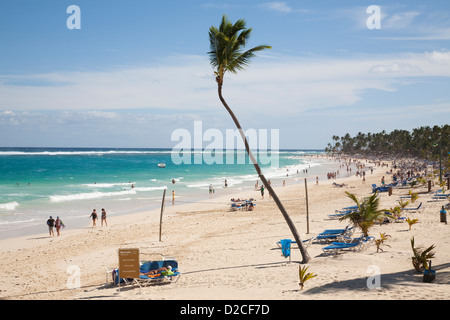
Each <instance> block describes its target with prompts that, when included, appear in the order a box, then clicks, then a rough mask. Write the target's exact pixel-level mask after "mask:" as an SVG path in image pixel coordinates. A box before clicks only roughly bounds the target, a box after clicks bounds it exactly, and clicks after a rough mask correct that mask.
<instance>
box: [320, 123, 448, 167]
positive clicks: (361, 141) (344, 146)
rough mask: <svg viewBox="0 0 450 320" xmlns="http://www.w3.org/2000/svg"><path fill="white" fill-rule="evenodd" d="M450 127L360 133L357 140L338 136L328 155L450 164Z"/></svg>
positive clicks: (356, 137) (346, 136) (328, 149)
mask: <svg viewBox="0 0 450 320" xmlns="http://www.w3.org/2000/svg"><path fill="white" fill-rule="evenodd" d="M449 136H450V125H447V124H446V125H443V126H437V125H436V126H433V127H429V126H424V127H420V128H416V129H413V130H412V131H411V132H410V131H407V130H397V129H396V130H394V131H392V132H390V133H387V132H386V131H385V130H383V131H381V132H379V133H370V132H369V133H367V134H365V133H362V132H358V134H356V135H355V136H354V137H352V136H351V135H350V134H349V133H347V134H345V135H344V136H342V137H339V136H336V135H334V136H333V137H332V140H333V142H332V143H328V145H327V147H326V148H325V152H327V153H333V154H352V155H355V154H360V155H363V156H369V157H412V158H419V159H424V160H430V161H439V153H441V155H442V162H443V163H444V162H446V163H447V162H448V158H449V156H448V153H449V152H450V141H449Z"/></svg>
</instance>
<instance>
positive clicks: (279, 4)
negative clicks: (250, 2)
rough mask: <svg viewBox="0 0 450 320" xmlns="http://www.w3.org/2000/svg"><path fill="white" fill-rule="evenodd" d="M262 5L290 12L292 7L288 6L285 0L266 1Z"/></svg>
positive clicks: (270, 8)
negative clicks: (277, 0) (279, 0)
mask: <svg viewBox="0 0 450 320" xmlns="http://www.w3.org/2000/svg"><path fill="white" fill-rule="evenodd" d="M262 7H264V8H266V9H268V10H273V11H279V12H292V8H291V7H289V6H288V5H287V4H286V2H267V3H264V4H262Z"/></svg>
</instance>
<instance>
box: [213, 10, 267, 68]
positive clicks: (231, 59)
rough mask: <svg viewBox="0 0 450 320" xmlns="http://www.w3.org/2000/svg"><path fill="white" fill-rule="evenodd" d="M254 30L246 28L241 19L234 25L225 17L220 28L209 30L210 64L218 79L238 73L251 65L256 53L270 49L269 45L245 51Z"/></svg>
mask: <svg viewBox="0 0 450 320" xmlns="http://www.w3.org/2000/svg"><path fill="white" fill-rule="evenodd" d="M251 31H252V29H251V28H248V29H247V28H246V26H245V20H243V19H239V20H238V21H236V22H235V23H234V24H232V23H231V22H230V20H229V19H228V17H227V16H226V15H223V17H222V21H221V23H220V26H219V28H216V27H214V26H211V27H210V28H209V33H208V36H209V43H210V51H209V52H208V55H209V59H210V64H211V66H212V67H214V69H215V72H216V74H217V75H218V77H223V75H224V74H225V72H226V71H230V72H231V73H236V72H238V71H240V70H243V69H245V67H246V66H248V65H249V63H250V61H251V59H252V58H254V57H255V52H258V51H262V50H265V49H270V48H271V47H270V46H268V45H260V46H256V47H254V48H252V49H249V50H247V51H244V50H243V49H244V47H245V46H246V44H247V41H248V39H249V37H250V34H251Z"/></svg>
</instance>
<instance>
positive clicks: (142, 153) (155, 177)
mask: <svg viewBox="0 0 450 320" xmlns="http://www.w3.org/2000/svg"><path fill="white" fill-rule="evenodd" d="M277 154H278V166H277V167H272V166H270V164H268V165H262V166H261V167H262V170H263V173H264V174H265V175H266V178H268V179H271V181H272V183H273V184H274V185H277V184H280V185H281V183H282V180H284V179H287V181H288V182H289V183H291V182H293V181H301V182H303V179H304V178H305V177H307V176H308V177H310V178H311V179H312V181H314V179H315V176H316V175H320V176H321V177H322V178H321V179H323V177H324V175H325V174H326V173H327V172H329V171H332V170H331V169H330V168H331V167H330V166H331V165H332V164H330V163H327V162H326V160H323V159H321V158H309V157H308V158H305V157H304V156H305V155H316V154H323V151H318V150H280V151H279V152H278V153H277ZM199 155H200V159H201V157H202V156H201V155H202V153H201V152H200V153H197V155H195V154H192V155H191V159H192V161H191V163H190V164H189V163H181V164H175V163H174V161H172V152H171V150H170V149H81V148H0V238H9V237H14V236H22V235H30V234H36V233H44V232H47V227H46V225H45V222H46V220H47V219H48V217H49V216H53V217H56V216H60V217H61V219H62V220H63V222H64V223H65V225H66V227H67V228H79V227H86V226H87V225H89V223H90V221H89V215H90V214H91V212H92V209H93V208H96V209H97V211H100V209H101V208H105V209H106V211H107V212H108V216H114V215H121V214H126V213H132V212H137V211H142V210H147V209H154V208H159V207H160V206H161V199H162V194H163V190H164V189H167V194H166V201H167V203H170V202H171V192H172V190H175V193H176V200H177V203H180V204H181V203H186V202H193V201H199V200H202V199H209V191H208V190H209V185H212V186H213V187H214V191H215V193H214V195H217V196H221V195H224V194H229V195H230V197H232V196H233V194H235V193H236V192H237V191H240V190H249V189H250V188H252V187H253V186H254V185H255V183H256V181H257V175H256V172H255V170H254V168H253V165H252V164H250V163H249V161H248V159H247V158H245V164H238V163H231V164H230V163H229V162H230V161H229V160H228V164H227V160H226V159H225V156H226V155H225V153H224V154H222V155H219V157H222V156H223V164H220V163H217V162H220V161H216V163H213V164H207V163H205V162H204V161H203V162H202V163H201V164H195V163H194V157H195V156H197V157H198V156H199ZM233 156H234V159H236V161H235V162H237V158H238V157H240V156H245V152H244V151H234V154H233ZM216 159H218V158H216ZM228 159H231V158H228ZM241 159H242V158H241ZM185 162H188V161H185ZM195 162H198V161H195ZM159 163H164V164H166V167H165V168H160V167H158V164H159ZM305 169H308V174H306V173H305V172H304V170H305ZM297 170H298V172H299V173H297ZM287 174H288V175H289V176H286V175H287ZM172 179H174V180H175V183H172ZM225 179H227V182H228V187H227V188H225V187H224V181H225Z"/></svg>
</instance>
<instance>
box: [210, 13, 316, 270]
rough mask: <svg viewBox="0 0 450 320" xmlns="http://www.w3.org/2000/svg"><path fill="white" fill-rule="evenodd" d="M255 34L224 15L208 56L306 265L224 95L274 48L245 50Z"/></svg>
mask: <svg viewBox="0 0 450 320" xmlns="http://www.w3.org/2000/svg"><path fill="white" fill-rule="evenodd" d="M251 31H252V29H251V28H249V29H247V28H246V27H245V20H243V19H239V20H238V21H236V23H235V24H232V23H231V22H230V20H229V19H228V18H227V16H226V15H223V17H222V21H221V24H220V26H219V28H216V27H214V26H211V28H210V29H209V42H210V51H209V52H208V55H209V58H210V63H211V65H212V66H213V68H214V74H215V76H216V82H217V85H218V93H219V99H220V101H221V102H222V104H223V105H224V107H225V109H226V110H227V111H228V113H229V114H230V116H231V118H232V119H233V121H234V124H235V125H236V127H237V129H238V131H239V133H240V135H241V138H242V140H243V141H244V145H245V149H246V151H247V153H248V156H249V159H250V161H251V162H252V163H253V165H254V167H255V169H256V172H257V174H258V176H259V178H260V179H261V181H262V183H263V185H264V186H265V187H266V188H267V191H268V192H269V194H270V195H271V196H272V198H273V199H274V201H275V203H276V205H277V206H278V208H279V209H280V211H281V213H282V214H283V216H284V218H285V220H286V222H287V224H288V226H289V228H290V230H291V232H292V234H293V236H294V238H295V241H296V242H297V243H298V244H299V249H300V253H301V255H302V258H303V261H302V263H307V262H308V261H309V260H310V257H309V255H308V252H307V251H306V249H305V247H304V246H303V244H302V241H301V239H300V237H299V235H298V232H297V229H296V228H295V225H294V223H293V222H292V220H291V218H290V217H289V215H288V213H287V212H286V209H285V208H284V206H283V204H282V203H281V201H280V199H279V198H278V196H277V195H276V193H275V192H274V190H273V189H272V187H271V186H270V184H269V183H267V180H266V178H265V177H264V175H263V173H262V171H261V168H260V167H259V165H258V162H257V161H256V159H255V157H254V156H253V154H252V152H251V150H250V147H249V144H248V142H247V138H246V137H245V134H244V131H243V130H242V127H241V125H240V123H239V121H238V119H237V118H236V116H235V115H234V113H233V111H232V110H231V108H230V107H229V106H228V104H227V102H226V101H225V99H224V98H223V96H222V86H223V80H224V76H225V73H226V72H227V71H229V72H231V73H237V72H238V71H240V70H243V69H244V68H245V67H246V66H248V64H249V63H250V60H251V58H253V57H254V56H255V52H258V51H262V50H265V49H271V47H270V46H268V45H260V46H256V47H254V48H252V49H249V50H246V51H244V50H243V49H244V47H245V46H246V44H247V40H248V39H249V37H250V33H251Z"/></svg>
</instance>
